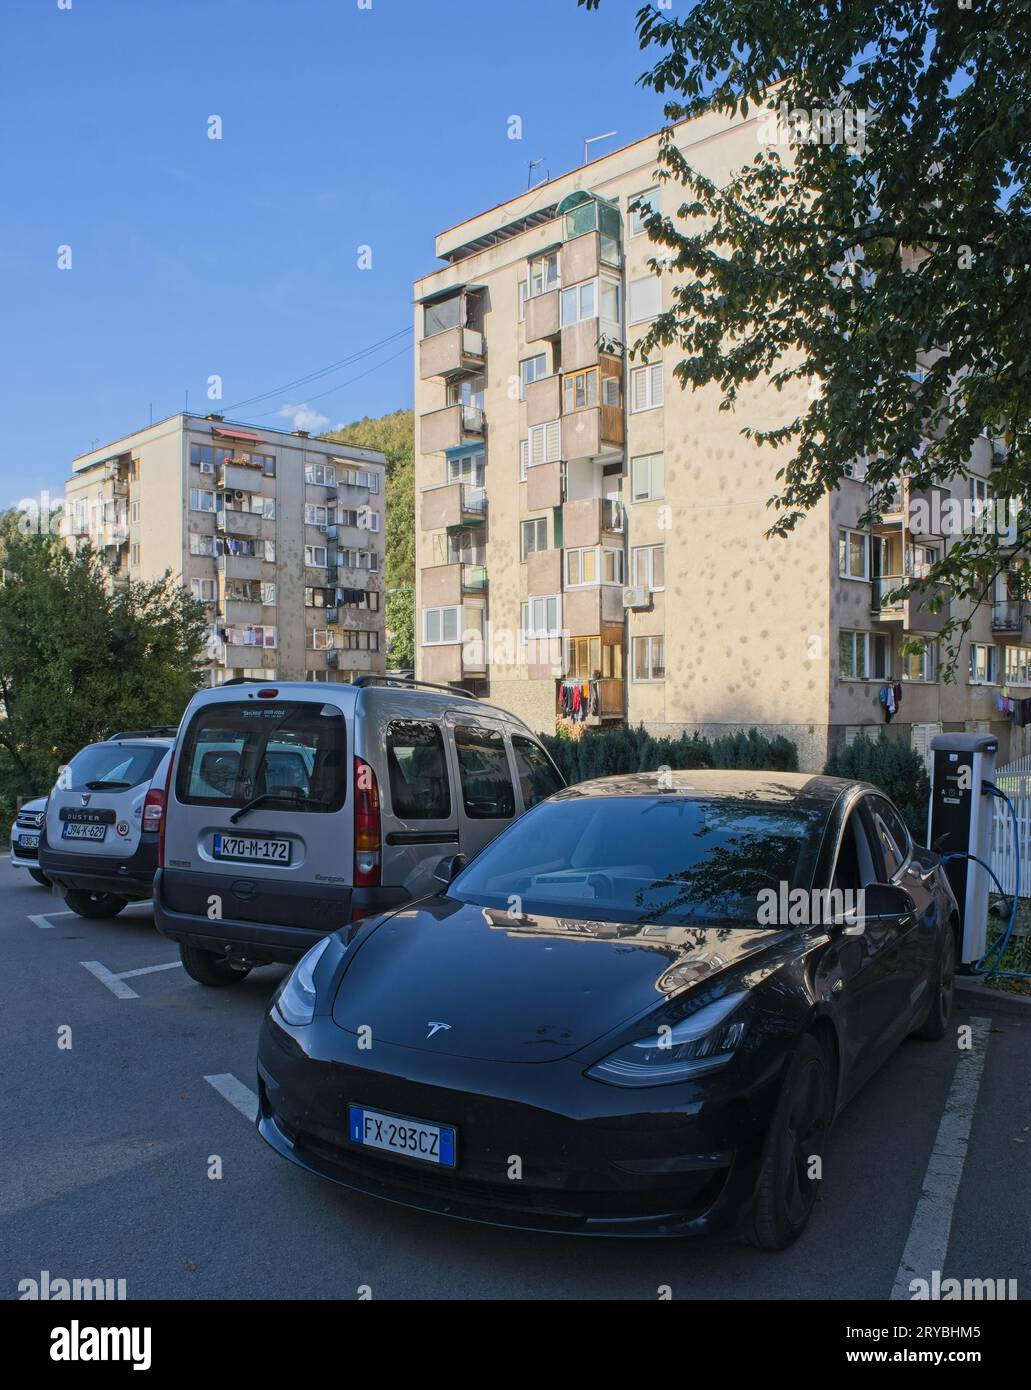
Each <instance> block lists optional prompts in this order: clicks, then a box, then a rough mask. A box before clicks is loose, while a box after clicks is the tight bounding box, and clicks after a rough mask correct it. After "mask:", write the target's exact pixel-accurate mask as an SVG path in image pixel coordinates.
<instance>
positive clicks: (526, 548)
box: [520, 516, 548, 560]
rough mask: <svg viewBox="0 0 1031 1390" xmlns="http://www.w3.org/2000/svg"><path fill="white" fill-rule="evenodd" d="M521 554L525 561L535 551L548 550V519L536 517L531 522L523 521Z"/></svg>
mask: <svg viewBox="0 0 1031 1390" xmlns="http://www.w3.org/2000/svg"><path fill="white" fill-rule="evenodd" d="M520 529H521V531H522V553H523V559H524V560H525V559H526V557H527V555H532V554H533V553H534V552H535V551H537V550H547V548H548V518H547V517H546V516H538V517H535V518H534V519H533V521H524V522H523V524H522V527H521V528H520Z"/></svg>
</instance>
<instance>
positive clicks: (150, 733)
mask: <svg viewBox="0 0 1031 1390" xmlns="http://www.w3.org/2000/svg"><path fill="white" fill-rule="evenodd" d="M178 732H179V726H178V724H155V725H153V726H152V727H151V728H149V729H120V730H119V732H118V733H117V734H108V736H107V738H106V740H105V742H107V743H114V742H115V740H116V739H120V738H175V736H176V734H177V733H178Z"/></svg>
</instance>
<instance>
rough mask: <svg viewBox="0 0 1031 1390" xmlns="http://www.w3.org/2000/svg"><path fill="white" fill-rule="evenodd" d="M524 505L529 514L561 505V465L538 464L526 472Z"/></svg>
mask: <svg viewBox="0 0 1031 1390" xmlns="http://www.w3.org/2000/svg"><path fill="white" fill-rule="evenodd" d="M526 505H527V507H528V509H529V510H530V511H531V512H539V511H542V510H543V509H544V508H545V507H558V506H561V505H562V465H561V463H538V464H536V465H535V466H534V467H532V468H528V469H527V470H526Z"/></svg>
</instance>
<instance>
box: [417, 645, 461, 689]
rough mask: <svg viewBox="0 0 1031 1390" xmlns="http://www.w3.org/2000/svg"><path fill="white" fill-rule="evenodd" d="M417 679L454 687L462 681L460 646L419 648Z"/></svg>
mask: <svg viewBox="0 0 1031 1390" xmlns="http://www.w3.org/2000/svg"><path fill="white" fill-rule="evenodd" d="M419 679H420V680H423V681H431V682H432V683H433V684H435V685H454V684H458V683H460V682H461V679H462V644H461V642H449V643H448V644H447V646H439V647H425V646H420V648H419Z"/></svg>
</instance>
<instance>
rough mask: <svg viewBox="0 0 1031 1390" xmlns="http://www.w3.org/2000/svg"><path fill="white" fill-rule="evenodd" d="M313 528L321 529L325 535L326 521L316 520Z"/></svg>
mask: <svg viewBox="0 0 1031 1390" xmlns="http://www.w3.org/2000/svg"><path fill="white" fill-rule="evenodd" d="M315 529H316V531H321V532H322V534H323V535H325V534H326V531H327V527H326V523H325V522H324V521H316V523H315Z"/></svg>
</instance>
